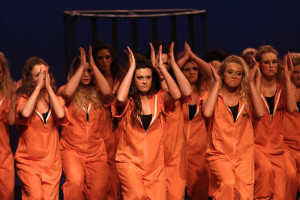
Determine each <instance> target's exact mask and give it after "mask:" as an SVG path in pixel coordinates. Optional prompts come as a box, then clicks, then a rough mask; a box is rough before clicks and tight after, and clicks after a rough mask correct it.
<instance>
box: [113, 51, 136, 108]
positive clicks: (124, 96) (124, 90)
mask: <svg viewBox="0 0 300 200" xmlns="http://www.w3.org/2000/svg"><path fill="white" fill-rule="evenodd" d="M127 49H128V60H129V69H128V71H127V73H126V75H125V77H124V79H123V81H122V82H121V84H120V87H119V90H118V94H117V100H118V104H119V105H118V106H123V105H124V104H126V102H127V100H128V92H129V89H130V84H131V81H132V78H133V74H134V71H135V59H134V55H133V53H132V51H131V49H130V48H129V47H127Z"/></svg>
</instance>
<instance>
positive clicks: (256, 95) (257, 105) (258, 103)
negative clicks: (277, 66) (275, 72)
mask: <svg viewBox="0 0 300 200" xmlns="http://www.w3.org/2000/svg"><path fill="white" fill-rule="evenodd" d="M258 73H260V70H259V63H257V64H255V65H254V67H253V68H252V69H251V71H250V73H249V77H248V81H249V86H250V95H251V101H252V105H253V111H254V115H255V117H257V118H261V117H263V116H264V114H265V109H264V105H263V103H262V100H261V97H260V85H259V88H257V84H256V83H257V82H258V80H257V78H255V76H256V77H259V75H257V74H258ZM260 78H261V76H260ZM260 82H261V81H260Z"/></svg>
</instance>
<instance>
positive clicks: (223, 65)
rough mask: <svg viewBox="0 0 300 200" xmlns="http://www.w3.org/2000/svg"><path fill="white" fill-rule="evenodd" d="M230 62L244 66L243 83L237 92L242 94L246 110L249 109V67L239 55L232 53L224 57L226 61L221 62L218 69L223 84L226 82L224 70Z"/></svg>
mask: <svg viewBox="0 0 300 200" xmlns="http://www.w3.org/2000/svg"><path fill="white" fill-rule="evenodd" d="M228 63H236V64H238V65H240V66H242V69H243V76H242V80H241V83H240V85H239V87H238V89H237V94H238V95H239V96H240V98H241V99H242V100H243V102H244V104H245V108H246V110H248V108H249V106H248V95H249V83H248V75H249V68H248V65H247V63H246V62H245V60H244V59H243V58H241V57H239V56H236V55H231V56H228V57H227V58H225V59H224V61H223V62H222V63H221V65H220V68H219V70H218V74H219V76H220V78H221V86H220V87H222V86H223V84H224V72H225V70H226V67H227V65H228Z"/></svg>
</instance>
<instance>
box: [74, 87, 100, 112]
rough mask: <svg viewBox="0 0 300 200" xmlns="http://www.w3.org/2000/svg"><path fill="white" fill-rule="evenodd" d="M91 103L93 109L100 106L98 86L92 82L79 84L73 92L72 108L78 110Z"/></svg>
mask: <svg viewBox="0 0 300 200" xmlns="http://www.w3.org/2000/svg"><path fill="white" fill-rule="evenodd" d="M89 103H91V104H92V105H93V106H94V108H95V109H97V108H102V102H101V100H100V95H99V91H98V88H97V87H96V86H95V85H94V84H93V83H92V84H89V85H87V86H85V85H82V84H80V85H79V86H78V87H77V89H76V92H75V94H74V108H75V110H78V109H79V108H81V107H86V106H87V105H88V104H89Z"/></svg>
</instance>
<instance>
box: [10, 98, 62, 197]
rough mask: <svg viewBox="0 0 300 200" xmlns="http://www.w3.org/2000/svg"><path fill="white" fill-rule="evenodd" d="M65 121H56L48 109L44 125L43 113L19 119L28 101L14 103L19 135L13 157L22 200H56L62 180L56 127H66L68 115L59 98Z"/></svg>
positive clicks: (37, 111) (36, 111) (22, 99)
mask: <svg viewBox="0 0 300 200" xmlns="http://www.w3.org/2000/svg"><path fill="white" fill-rule="evenodd" d="M58 98H59V101H60V102H61V104H62V105H63V107H64V111H65V117H64V118H62V119H57V118H56V116H55V114H54V113H53V110H52V109H50V110H49V113H48V116H47V118H46V123H44V122H43V117H42V113H41V112H40V111H39V110H35V111H34V113H33V114H32V116H31V117H30V118H25V117H23V118H20V115H19V111H20V109H21V108H22V107H23V106H24V105H25V103H26V102H27V100H28V97H27V96H25V95H23V96H21V97H19V98H18V100H17V107H16V126H17V129H18V131H19V133H20V138H19V144H18V147H17V150H16V154H15V160H16V168H17V174H18V176H19V178H20V180H21V182H22V199H58V195H59V181H60V177H61V154H60V150H59V133H58V126H59V125H63V126H65V125H67V124H68V112H67V109H66V108H65V106H64V101H63V99H62V98H60V97H58Z"/></svg>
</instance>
